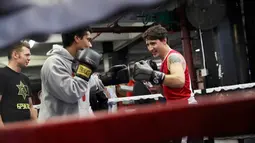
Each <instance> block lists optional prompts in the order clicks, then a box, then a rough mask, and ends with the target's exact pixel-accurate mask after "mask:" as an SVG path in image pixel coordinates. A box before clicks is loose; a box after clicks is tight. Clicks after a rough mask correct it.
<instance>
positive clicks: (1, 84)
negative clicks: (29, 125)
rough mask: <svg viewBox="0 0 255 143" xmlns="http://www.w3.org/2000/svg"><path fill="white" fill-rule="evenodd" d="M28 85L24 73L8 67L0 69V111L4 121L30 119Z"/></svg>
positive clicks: (29, 92)
mask: <svg viewBox="0 0 255 143" xmlns="http://www.w3.org/2000/svg"><path fill="white" fill-rule="evenodd" d="M30 87H31V86H30V82H29V79H28V77H26V76H25V75H24V74H22V73H17V72H15V71H13V70H12V69H10V68H9V67H5V68H2V69H0V94H1V95H2V100H1V104H0V106H1V107H0V110H1V112H0V113H1V117H2V120H3V122H4V123H7V122H16V121H24V120H29V119H30V110H29V109H30V106H29V100H28V98H29V97H30V95H31V88H30Z"/></svg>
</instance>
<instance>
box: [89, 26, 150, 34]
mask: <svg viewBox="0 0 255 143" xmlns="http://www.w3.org/2000/svg"><path fill="white" fill-rule="evenodd" d="M151 26H152V25H149V26H125V27H122V26H118V25H117V26H114V27H102V28H92V30H93V32H97V33H99V32H101V33H142V32H144V31H146V30H147V29H148V28H149V27H151Z"/></svg>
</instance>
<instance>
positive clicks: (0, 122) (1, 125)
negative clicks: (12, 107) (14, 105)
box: [0, 115, 4, 128]
mask: <svg viewBox="0 0 255 143" xmlns="http://www.w3.org/2000/svg"><path fill="white" fill-rule="evenodd" d="M1 127H4V122H3V120H2V116H1V115H0V128H1Z"/></svg>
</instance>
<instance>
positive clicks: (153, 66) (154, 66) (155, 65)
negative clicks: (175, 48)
mask: <svg viewBox="0 0 255 143" xmlns="http://www.w3.org/2000/svg"><path fill="white" fill-rule="evenodd" d="M147 62H148V64H149V65H150V66H151V68H152V69H153V70H155V71H158V66H157V63H156V62H154V61H153V60H148V61H147Z"/></svg>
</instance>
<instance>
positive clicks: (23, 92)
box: [16, 81, 28, 100]
mask: <svg viewBox="0 0 255 143" xmlns="http://www.w3.org/2000/svg"><path fill="white" fill-rule="evenodd" d="M16 86H17V87H18V89H19V93H18V95H21V96H22V97H23V99H24V100H26V97H27V96H28V86H27V85H24V84H23V82H22V81H20V83H19V85H16Z"/></svg>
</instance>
